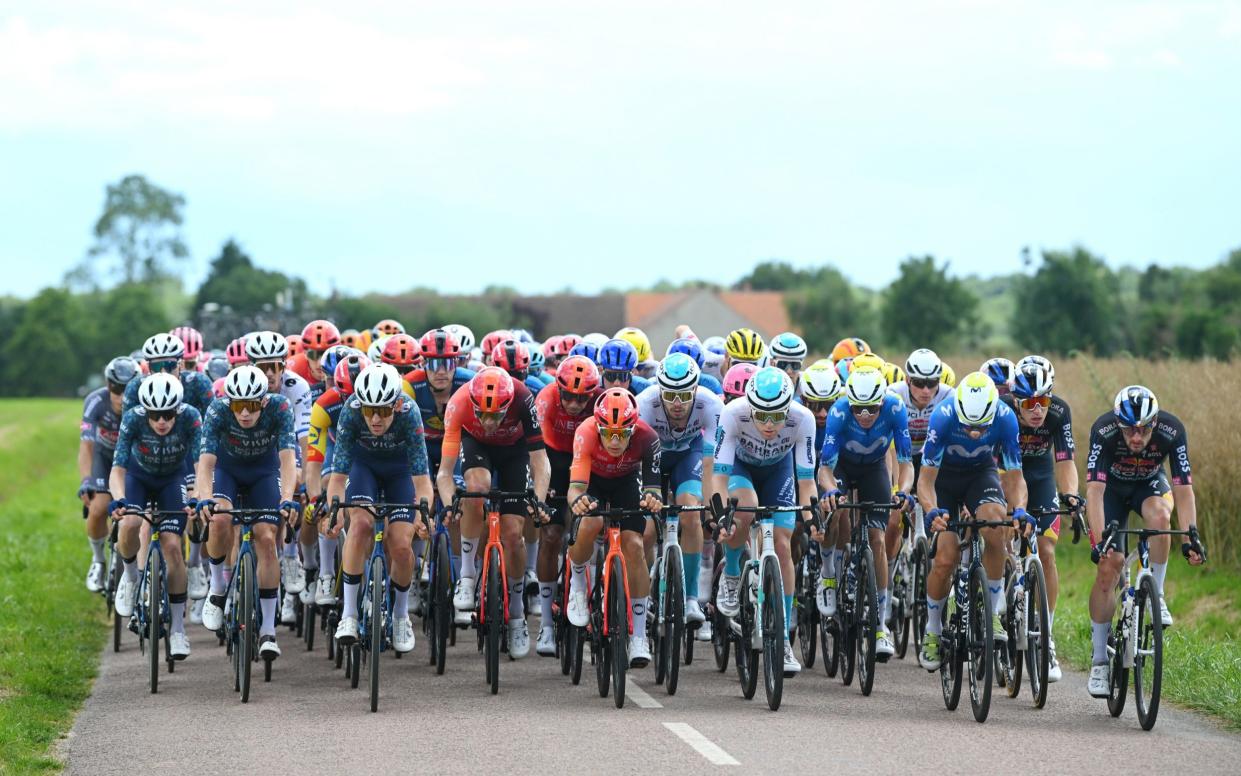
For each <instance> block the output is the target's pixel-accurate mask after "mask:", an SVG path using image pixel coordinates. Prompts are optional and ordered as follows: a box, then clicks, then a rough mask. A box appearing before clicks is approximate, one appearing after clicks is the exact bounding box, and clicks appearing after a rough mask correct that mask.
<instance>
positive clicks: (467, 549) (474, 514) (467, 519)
mask: <svg viewBox="0 0 1241 776" xmlns="http://www.w3.org/2000/svg"><path fill="white" fill-rule="evenodd" d="M465 489H466V490H468V491H470V492H471V493H485V492H486V491H489V490H491V469H488V468H487V467H485V466H475V467H473V468H470V469H466V470H465ZM460 527H461V576H462V577H465V578H467V579H474V578H475V577H477V576H478V570H477V569H476V568H475V565H474V561H475V558H477V556H478V550H479V544H480V543H481V537H482V533H483V502H482V499H477V498H468V499H465V500H464V501H462V502H461V523H460Z"/></svg>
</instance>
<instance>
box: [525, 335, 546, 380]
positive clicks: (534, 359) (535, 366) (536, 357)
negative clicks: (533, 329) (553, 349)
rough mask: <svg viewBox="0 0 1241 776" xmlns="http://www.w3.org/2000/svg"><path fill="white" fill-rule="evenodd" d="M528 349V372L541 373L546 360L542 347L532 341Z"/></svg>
mask: <svg viewBox="0 0 1241 776" xmlns="http://www.w3.org/2000/svg"><path fill="white" fill-rule="evenodd" d="M528 349H529V351H530V374H532V375H539V374H543V365H544V363H545V360H546V358H545V356H544V355H543V348H542V347H541V346H539V344H538V343H537V342H532V343H530V347H529V348H528Z"/></svg>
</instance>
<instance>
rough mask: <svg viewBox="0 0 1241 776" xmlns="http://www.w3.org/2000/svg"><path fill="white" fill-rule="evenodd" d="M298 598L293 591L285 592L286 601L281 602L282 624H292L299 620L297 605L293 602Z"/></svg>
mask: <svg viewBox="0 0 1241 776" xmlns="http://www.w3.org/2000/svg"><path fill="white" fill-rule="evenodd" d="M295 600H297V599H296V597H295V596H294V595H293V594H292V593H285V594H284V601H283V602H281V604H280V624H281V625H292V624H293V623H295V622H297V607H296V606H294V605H293V602H294V601H295Z"/></svg>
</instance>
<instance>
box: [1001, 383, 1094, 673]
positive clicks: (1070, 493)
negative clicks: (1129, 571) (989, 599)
mask: <svg viewBox="0 0 1241 776" xmlns="http://www.w3.org/2000/svg"><path fill="white" fill-rule="evenodd" d="M1020 363H1023V366H1020V367H1018V369H1017V373H1016V377H1015V378H1014V379H1013V386H1012V390H1011V392H1010V393H1009V395H1008V396H1004V397H1002V398H1001V401H1003V402H1004V403H1005V404H1007V405H1008V406H1009V407H1011V408H1012V409H1013V411H1014V412H1016V413H1017V422H1018V431H1019V434H1020V437H1019V438H1020V441H1021V471H1022V474H1023V476H1024V477H1025V481H1026V491H1027V493H1028V497H1027V498H1028V500H1029V506H1028V509H1029V510H1031V511H1038V510H1047V511H1053V512H1054V511H1056V510H1058V509H1059V508H1060V502H1061V500H1062V499H1063V500H1064V501H1065V502H1066V503H1067V505H1068V506H1070V507H1074V506H1077V505H1079V504H1081V503H1082V502H1081V499H1080V498H1079V497H1078V495H1077V467H1076V466H1075V465H1074V464H1073V419H1072V414H1071V412H1070V411H1069V405H1068V403H1067V402H1065V401H1064V399H1062V398H1061V397H1059V396H1056V395H1054V394H1052V387H1053V383H1052V378H1051V374H1050V373H1049V372H1048V370H1047V369H1045V368H1044V367H1042V366H1041V365H1039V364H1037V363H1035V362H1027V361H1025V359H1022V362H1020ZM1057 493H1060V494H1061V495H1059V496H1057V495H1056V494H1057ZM1035 517H1036V518H1037V519H1038V526H1037V527H1036V529H1035V530H1037V531H1038V537H1039V538H1038V557H1039V561H1041V562H1042V564H1043V576H1044V578H1045V579H1046V582H1047V609H1048V614H1047V622H1048V625H1052V626H1054V624H1055V616H1056V598H1057V596H1058V594H1059V592H1060V575H1059V572H1058V571H1057V569H1056V539H1058V538H1059V536H1060V516H1059V515H1035ZM1053 630H1054V628H1053ZM1048 644H1049V650H1048V652H1049V658H1050V663H1051V664H1050V667H1049V668H1048V670H1047V681H1049V682H1058V681H1060V675H1061V671H1060V662H1059V661H1058V660H1057V659H1056V642H1055V640H1054V639H1051V637H1050V636H1049V637H1048Z"/></svg>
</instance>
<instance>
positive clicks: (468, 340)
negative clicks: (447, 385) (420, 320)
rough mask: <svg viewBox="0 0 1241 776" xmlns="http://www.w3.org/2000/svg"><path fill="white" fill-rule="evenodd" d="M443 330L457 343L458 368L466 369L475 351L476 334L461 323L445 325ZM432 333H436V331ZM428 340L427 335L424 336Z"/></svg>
mask: <svg viewBox="0 0 1241 776" xmlns="http://www.w3.org/2000/svg"><path fill="white" fill-rule="evenodd" d="M442 329H443V330H444V331H446V332H448V333H449V334H451V335H452V336H453V339H454V340H456V343H457V350H458V353H457V356H456V359H457V366H460V367H462V368H465V367H466V366H467V364H468V363H469V360H470V351H471V350H473V349H474V332H473V331H471V330H470V327H469V326H465V325H462V324H460V323H447V324H444V326H443V327H442ZM432 331H435V330H434V329H433V330H432ZM423 338H424V339H425V338H426V335H425V334H424V335H423Z"/></svg>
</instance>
